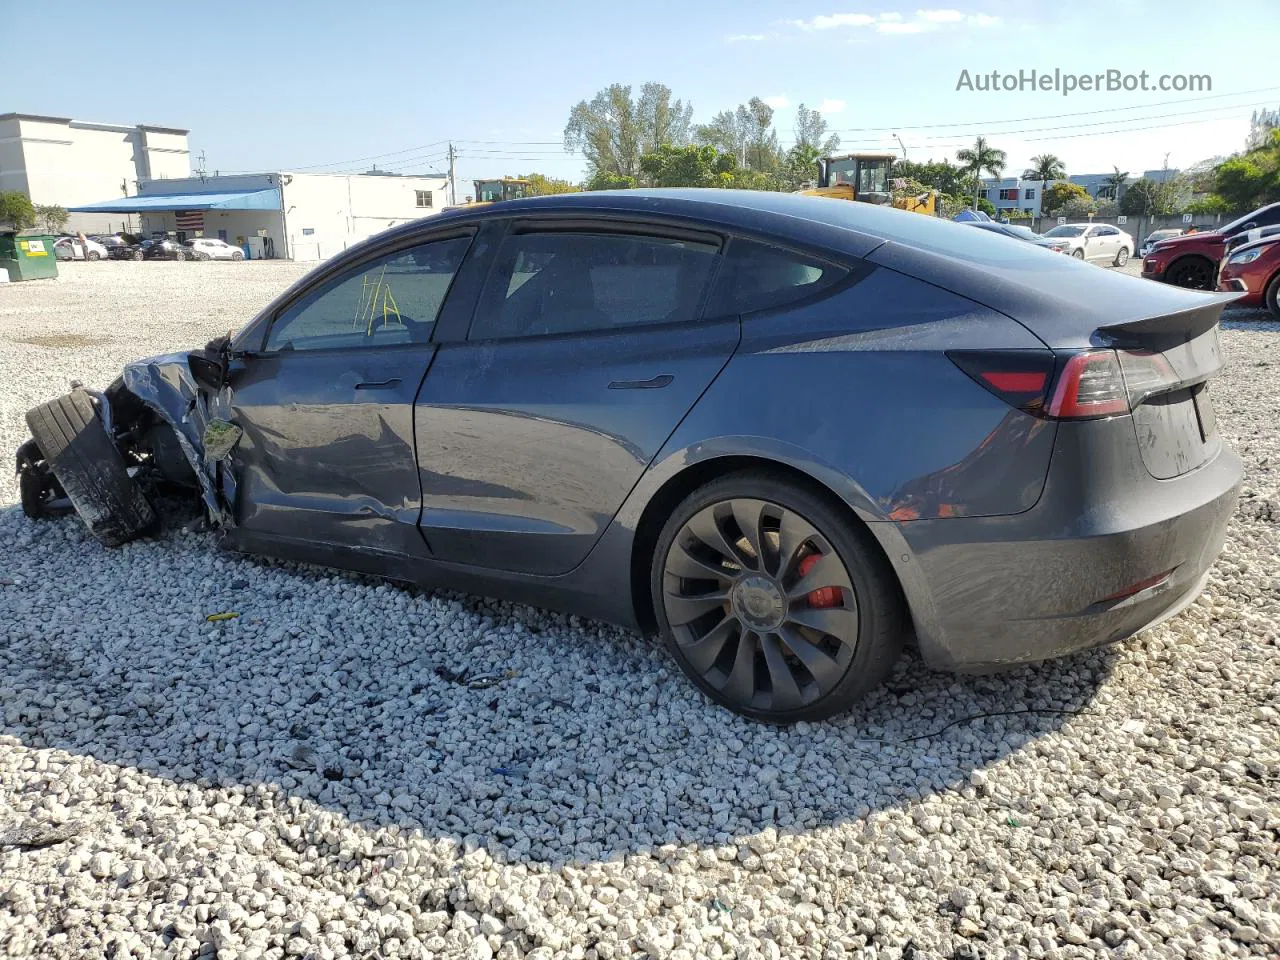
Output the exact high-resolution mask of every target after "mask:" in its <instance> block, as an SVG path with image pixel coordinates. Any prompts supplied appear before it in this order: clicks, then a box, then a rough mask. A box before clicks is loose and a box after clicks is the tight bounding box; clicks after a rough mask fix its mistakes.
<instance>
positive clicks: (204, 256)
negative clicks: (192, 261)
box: [196, 250, 209, 262]
mask: <svg viewBox="0 0 1280 960" xmlns="http://www.w3.org/2000/svg"><path fill="white" fill-rule="evenodd" d="M196 259H197V260H199V261H201V262H203V261H205V260H208V259H209V255H208V254H207V253H205V252H204V251H203V250H197V251H196Z"/></svg>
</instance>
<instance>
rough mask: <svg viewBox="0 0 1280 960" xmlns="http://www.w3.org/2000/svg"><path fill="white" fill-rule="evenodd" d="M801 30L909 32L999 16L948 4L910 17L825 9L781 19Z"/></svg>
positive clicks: (988, 22)
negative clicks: (968, 11) (966, 11)
mask: <svg viewBox="0 0 1280 960" xmlns="http://www.w3.org/2000/svg"><path fill="white" fill-rule="evenodd" d="M782 22H784V23H786V24H788V25H790V26H793V27H799V28H800V29H801V30H809V31H812V30H835V29H838V28H842V27H843V28H854V29H857V28H861V27H873V28H874V29H875V31H876V32H877V33H888V34H911V33H924V32H926V31H929V30H940V29H943V28H953V27H964V26H968V27H994V26H996V25H997V24H999V23H1000V22H1001V21H1000V18H999V17H997V16H994V15H992V14H989V13H975V14H970V15H966V14H964V13H962V12H961V11H959V10H953V9H951V8H949V7H947V8H931V9H928V10H923V9H922V10H916V11H915V13H913V14H911V15H910V16H909V17H908V16H907V15H906V14H904V13H899V12H898V11H896V10H888V11H885V12H884V13H878V14H874V15H873V14H870V13H824V14H819V15H818V16H816V17H811V18H809V19H808V20H785V21H782Z"/></svg>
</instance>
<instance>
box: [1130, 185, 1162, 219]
mask: <svg viewBox="0 0 1280 960" xmlns="http://www.w3.org/2000/svg"><path fill="white" fill-rule="evenodd" d="M1167 205H1168V203H1167V199H1166V197H1165V191H1163V190H1161V184H1159V183H1156V181H1154V180H1151V179H1149V178H1147V177H1142V178H1141V179H1139V180H1136V181H1134V182H1133V183H1132V184H1130V185H1129V189H1128V190H1126V191H1125V192H1124V196H1123V197H1121V198H1120V212H1121V213H1123V214H1125V215H1126V216H1139V217H1151V216H1155V215H1157V214H1161V213H1165V212H1166V211H1165V210H1162V209H1161V208H1162V207H1165V206H1167Z"/></svg>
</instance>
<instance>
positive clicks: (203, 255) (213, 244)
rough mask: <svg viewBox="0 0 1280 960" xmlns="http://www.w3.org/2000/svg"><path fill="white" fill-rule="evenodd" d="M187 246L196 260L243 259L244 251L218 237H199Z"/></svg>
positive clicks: (188, 242)
mask: <svg viewBox="0 0 1280 960" xmlns="http://www.w3.org/2000/svg"><path fill="white" fill-rule="evenodd" d="M186 246H187V248H188V249H190V251H191V256H192V258H193V259H195V260H243V259H244V251H243V250H241V249H240V248H239V247H235V246H232V245H231V244H229V243H227V241H225V240H219V239H218V238H217V237H197V238H196V239H195V240H188V241H187V243H186Z"/></svg>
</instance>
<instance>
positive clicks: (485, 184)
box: [476, 180, 504, 203]
mask: <svg viewBox="0 0 1280 960" xmlns="http://www.w3.org/2000/svg"><path fill="white" fill-rule="evenodd" d="M502 199H504V198H503V196H502V181H501V180H481V181H480V182H479V183H477V184H476V202H477V203H493V202H494V201H496V200H502Z"/></svg>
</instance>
